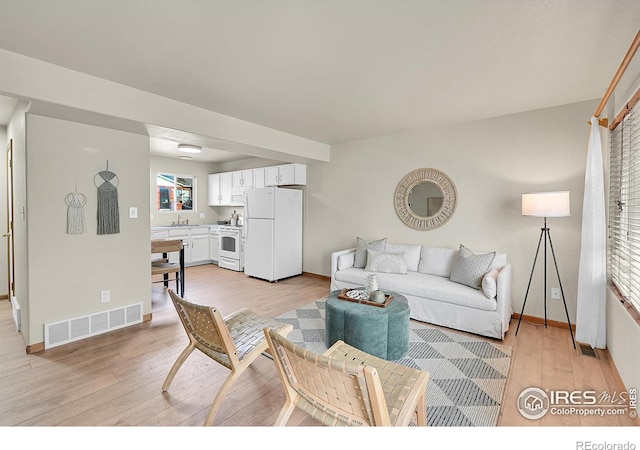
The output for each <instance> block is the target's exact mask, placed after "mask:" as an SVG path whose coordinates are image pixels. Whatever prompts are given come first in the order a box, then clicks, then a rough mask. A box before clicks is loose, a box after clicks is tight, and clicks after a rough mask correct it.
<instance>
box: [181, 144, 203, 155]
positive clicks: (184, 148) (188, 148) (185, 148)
mask: <svg viewBox="0 0 640 450" xmlns="http://www.w3.org/2000/svg"><path fill="white" fill-rule="evenodd" d="M178 151H179V152H184V153H200V152H201V151H202V147H199V146H197V145H191V144H178Z"/></svg>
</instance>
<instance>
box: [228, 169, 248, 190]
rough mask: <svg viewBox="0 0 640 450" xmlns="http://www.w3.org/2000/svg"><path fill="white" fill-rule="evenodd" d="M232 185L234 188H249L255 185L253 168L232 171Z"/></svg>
mask: <svg viewBox="0 0 640 450" xmlns="http://www.w3.org/2000/svg"><path fill="white" fill-rule="evenodd" d="M231 185H232V187H233V188H234V189H247V188H252V187H253V170H252V169H248V170H236V171H235V172H231Z"/></svg>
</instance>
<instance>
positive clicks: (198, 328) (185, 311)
mask: <svg viewBox="0 0 640 450" xmlns="http://www.w3.org/2000/svg"><path fill="white" fill-rule="evenodd" d="M169 296H170V297H171V300H172V302H173V304H174V306H175V308H176V311H177V312H178V317H179V318H180V322H182V325H183V327H184V329H185V331H186V333H187V336H188V337H189V343H188V345H187V347H186V348H185V349H184V350H183V351H182V353H180V355H179V356H178V359H177V360H176V361H175V363H174V364H173V366H172V367H171V370H170V371H169V374H168V375H167V378H166V379H165V381H164V384H163V385H162V392H166V391H167V390H168V389H169V386H170V385H171V382H172V381H173V378H174V377H175V375H176V373H177V372H178V369H180V367H181V366H182V364H183V363H184V362H185V360H186V359H187V358H188V357H189V355H191V353H192V352H193V351H194V350H196V349H197V350H200V351H201V352H202V353H204V354H205V355H207V356H208V357H210V358H211V359H213V360H214V361H216V362H218V363H219V364H221V365H223V366H224V367H226V368H227V369H229V370H231V373H230V374H229V376H228V377H227V378H226V380H225V381H224V383H223V384H222V386H221V387H220V389H219V390H218V393H217V394H216V397H215V399H214V401H213V404H212V405H211V407H210V409H209V413H208V414H207V417H206V419H205V422H204V424H205V425H211V424H212V423H213V421H214V419H215V416H216V413H217V412H218V410H219V409H220V405H221V403H222V401H223V400H224V398H225V396H226V395H227V393H228V392H229V390H230V389H231V387H232V386H233V384H234V383H235V381H236V380H237V379H238V377H240V375H242V373H243V372H244V371H245V370H246V369H247V367H249V366H250V365H251V363H253V361H255V360H256V358H257V357H258V356H260V355H261V354H262V353H263V352H268V344H267V341H266V339H265V335H264V331H263V329H264V328H265V327H267V326H268V327H271V328H273V329H275V330H278V331H279V332H280V333H283V334H284V335H287V334H289V333H290V332H291V330H292V329H293V326H292V325H290V324H284V323H280V322H277V321H274V320H269V319H264V318H262V317H260V316H258V315H257V314H256V313H254V312H253V311H251V310H250V309H248V308H242V309H240V310H238V311H236V312H234V313H232V314H230V315H228V316H226V317H224V318H223V317H222V316H221V314H220V311H218V309H217V308H214V307H212V306H205V305H198V304H195V303H191V302H189V301H187V300H185V299H184V298H182V297H181V296H179V295H177V294H176V293H175V292H174V291H173V290H172V289H169Z"/></svg>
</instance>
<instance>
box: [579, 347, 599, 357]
mask: <svg viewBox="0 0 640 450" xmlns="http://www.w3.org/2000/svg"><path fill="white" fill-rule="evenodd" d="M578 351H579V352H580V354H581V355H584V356H590V357H592V358H598V359H600V357H599V356H598V352H596V349H595V348H592V347H591V346H590V345H587V344H578Z"/></svg>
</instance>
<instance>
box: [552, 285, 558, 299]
mask: <svg viewBox="0 0 640 450" xmlns="http://www.w3.org/2000/svg"><path fill="white" fill-rule="evenodd" d="M551 298H553V299H555V300H560V289H558V288H551Z"/></svg>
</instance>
